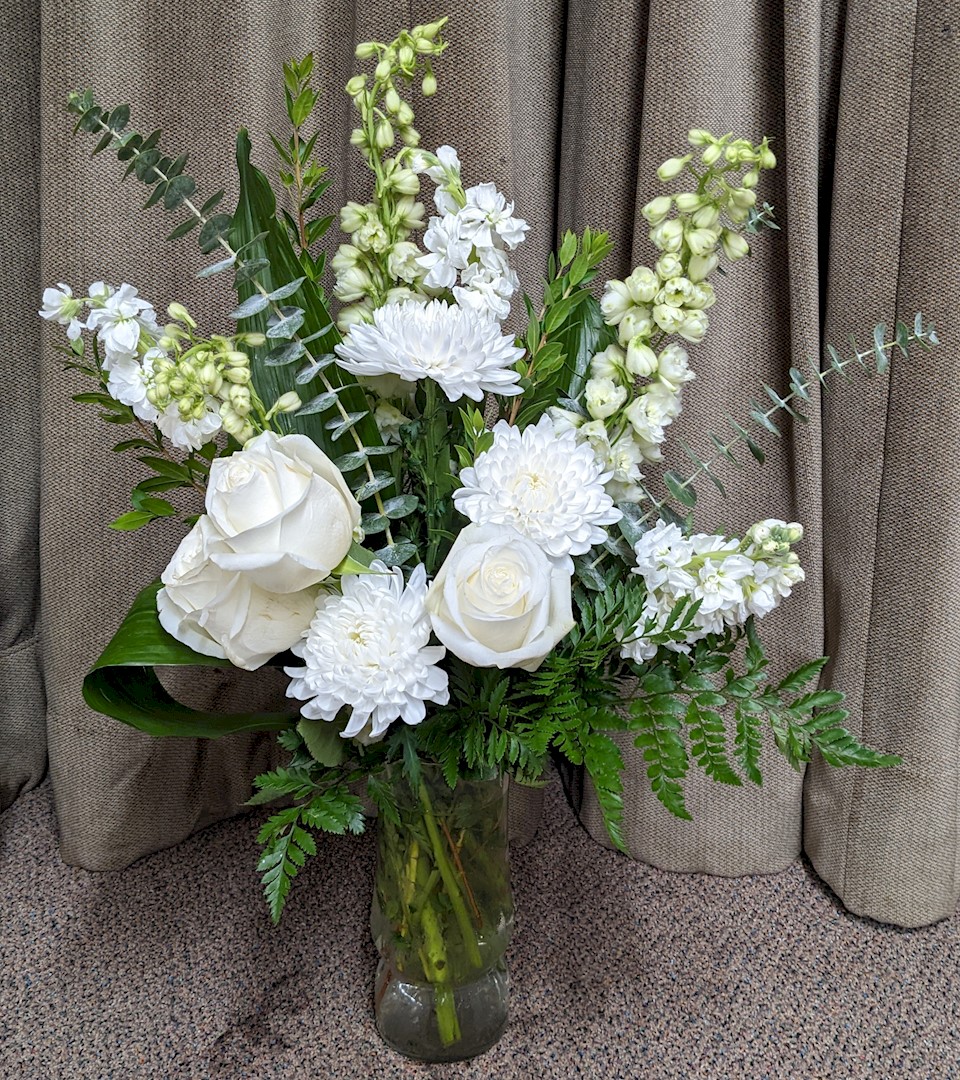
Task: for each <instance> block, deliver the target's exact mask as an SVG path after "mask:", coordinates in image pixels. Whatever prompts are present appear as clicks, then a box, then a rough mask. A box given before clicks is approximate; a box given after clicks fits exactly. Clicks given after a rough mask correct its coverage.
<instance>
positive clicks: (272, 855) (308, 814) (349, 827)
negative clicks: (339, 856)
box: [251, 769, 364, 923]
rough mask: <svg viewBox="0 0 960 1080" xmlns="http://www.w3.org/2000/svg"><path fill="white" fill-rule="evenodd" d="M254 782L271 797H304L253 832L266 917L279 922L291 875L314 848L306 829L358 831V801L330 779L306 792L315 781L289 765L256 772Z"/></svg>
mask: <svg viewBox="0 0 960 1080" xmlns="http://www.w3.org/2000/svg"><path fill="white" fill-rule="evenodd" d="M268 778H269V779H268ZM254 783H255V784H257V785H258V786H259V787H260V791H261V793H262V792H266V791H269V790H273V791H275V792H277V795H276V796H275V797H280V796H281V795H289V796H290V797H292V798H295V799H304V798H306V799H307V800H308V801H307V802H306V803H304V804H303V805H300V806H291V807H288V808H287V809H285V810H281V811H279V812H278V813H276V814H274V815H273V816H272V817H270V818H268V819H267V821H266V822H265V823H264V825H263V828H261V830H260V832H259V833H258V835H257V842H258V843H259V844H262V845H263V854H262V856H261V857H260V862H259V863H258V864H257V870H258V871H260V873H261V874H262V880H263V892H264V895H265V896H266V898H267V904H268V906H269V908H270V918H271V919H272V920H273V922H274V923H278V922H279V921H280V916H281V915H282V913H283V908H284V905H285V904H286V900H287V894H288V893H289V892H290V886H291V884H292V883H293V879H294V878H295V877H296V876H297V874H299V872H300V871H301V869H303V867H304V865H305V864H306V861H307V857H308V856H310V855H316V853H317V844H316V841H315V840H314V838H313V836H311V835H310V833H309V832H308V831H307V830H308V829H313V830H319V831H323V832H330V833H336V834H338V835H342V834H343V833H345V832H351V833H361V832H363V827H364V820H363V811H362V807H361V805H360V800H359V799H358V798H357V797H356V796H355V795H351V794H350V792H349V791H347V790H346V788H345V787H343V786H342V785H339V784H335V785H333V786H332V787H329V788H327V789H325V790H322V791H317V792H315V793H313V794H309V793H310V792H313V791H314V785H312V784H311V783H309V782H308V781H304V780H303V779H302V777H301V776H300V775H299V774H293V773H291V772H290V770H284V769H277V770H276V771H275V772H273V773H267V774H265V776H260V777H257V778H256V780H255V781H254ZM256 798H257V796H254V799H256ZM251 801H253V800H251Z"/></svg>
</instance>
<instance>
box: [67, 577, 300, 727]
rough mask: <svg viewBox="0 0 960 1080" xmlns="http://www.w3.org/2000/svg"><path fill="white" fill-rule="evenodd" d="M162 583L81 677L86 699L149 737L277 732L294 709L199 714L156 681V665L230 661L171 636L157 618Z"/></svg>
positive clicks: (150, 589) (141, 598)
mask: <svg viewBox="0 0 960 1080" xmlns="http://www.w3.org/2000/svg"><path fill="white" fill-rule="evenodd" d="M159 590H160V582H159V581H155V582H153V584H151V585H148V586H147V587H146V588H145V589H143V590H142V591H141V592H140V594H139V595H138V596H137V598H136V600H134V602H133V606H132V607H131V608H130V611H129V612H128V613H127V617H126V618H125V619H124V620H123V622H122V623H121V624H120V628H119V630H117V632H116V634H114V635H113V639H112V640H111V642H110V644H109V645H107V647H106V648H105V649H104V650H103V653H102V654H101V656H100V659H99V660H97V662H96V663H95V664H94V666H93V667H92V668H91V670H90V672H89V673H88V674H87V677H86V678H85V679H84V680H83V698H84V701H86V703H87V704H88V705H89V706H90V708H91V709H95V710H96V711H97V712H100V713H103V714H104V715H106V716H111V717H113V718H114V719H115V720H120V721H122V722H123V723H124V724H129V725H130V726H131V727H135V728H139V729H140V731H145V732H147V734H148V735H175V736H180V737H183V738H202V739H219V738H220V737H221V736H222V735H231V734H233V733H234V732H237V731H281V730H282V729H283V728H287V727H290V725H291V724H293V723H294V721H295V720H296V717H297V714H296V713H287V712H276V713H274V712H260V713H216V712H200V711H199V710H196V709H191V708H188V707H187V706H186V705H181V704H180V703H179V702H178V701H176V700H174V699H173V698H172V697H171V696H170V694H169V693H167V691H166V690H165V689H164V688H163V686H162V685H161V684H160V680H159V679H158V678H157V675H156V672H155V671H154V668H157V667H215V668H229V667H232V666H233V665H232V664H231V663H230V662H229V661H228V660H218V659H217V658H216V657H213V656H201V655H200V654H199V653H196V652H194V651H193V649H191V648H189V646H187V645H184V644H182V642H179V641H177V640H176V639H175V638H173V637H171V636H170V635H169V634H168V633H167V632H166V630H164V629H163V627H162V626H161V625H160V621H159V619H158V617H157V593H158V592H159Z"/></svg>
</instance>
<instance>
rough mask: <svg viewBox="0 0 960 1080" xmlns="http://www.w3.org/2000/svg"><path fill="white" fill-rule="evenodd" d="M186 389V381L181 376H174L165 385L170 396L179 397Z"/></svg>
mask: <svg viewBox="0 0 960 1080" xmlns="http://www.w3.org/2000/svg"><path fill="white" fill-rule="evenodd" d="M186 388H187V381H186V379H184V378H183V377H182V376H181V375H174V376H173V378H172V379H171V380H170V381H169V382H168V383H167V389H168V390H169V391H170V393H171V395H173V396H176V397H179V396H180V395H181V394H182V393H183V392H184V391H185V390H186Z"/></svg>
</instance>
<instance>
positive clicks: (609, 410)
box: [584, 353, 630, 420]
mask: <svg viewBox="0 0 960 1080" xmlns="http://www.w3.org/2000/svg"><path fill="white" fill-rule="evenodd" d="M629 363H630V357H629V353H628V355H627V364H628V366H629ZM626 400H627V389H626V387H625V386H618V385H617V383H615V382H614V381H613V379H589V380H588V381H587V385H586V387H585V389H584V401H585V403H586V406H587V412H588V413H590V415H591V416H592V417H593V418H594V419H595V420H606V418H607V417H608V416H613V414H614V413H615V412H616V411H617V409H619V408H620V406H621V405H623V403H624V402H625V401H626Z"/></svg>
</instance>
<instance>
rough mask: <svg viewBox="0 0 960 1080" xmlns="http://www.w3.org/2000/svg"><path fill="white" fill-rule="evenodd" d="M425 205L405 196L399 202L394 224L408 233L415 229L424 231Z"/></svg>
mask: <svg viewBox="0 0 960 1080" xmlns="http://www.w3.org/2000/svg"><path fill="white" fill-rule="evenodd" d="M425 213H426V211H425V210H424V207H423V203H421V202H416V201H415V200H414V199H413V197H412V196H410V195H404V196H403V197H402V198H400V199H398V200H397V208H396V211H395V212H394V215H393V220H394V223H395V224H397V225H399V226H400V227H401V228H402V229H406V231H407V232H412V231H413V230H414V229H422V228H423V225H424V214H425Z"/></svg>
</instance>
